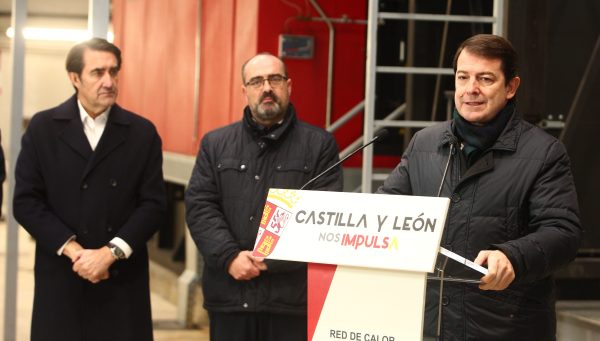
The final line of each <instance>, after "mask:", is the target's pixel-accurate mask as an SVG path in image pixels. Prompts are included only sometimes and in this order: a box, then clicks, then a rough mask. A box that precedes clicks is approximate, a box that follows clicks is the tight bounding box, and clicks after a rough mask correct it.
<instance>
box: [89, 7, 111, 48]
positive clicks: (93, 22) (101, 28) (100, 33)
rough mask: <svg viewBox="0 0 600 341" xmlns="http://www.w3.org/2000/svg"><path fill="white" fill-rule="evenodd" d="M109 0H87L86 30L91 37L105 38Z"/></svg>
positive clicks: (108, 21)
mask: <svg viewBox="0 0 600 341" xmlns="http://www.w3.org/2000/svg"><path fill="white" fill-rule="evenodd" d="M109 2H110V1H109V0H89V2H88V7H89V9H88V18H87V19H88V31H89V32H90V33H91V34H92V37H100V38H104V39H106V38H107V36H108V25H109V23H110V4H109Z"/></svg>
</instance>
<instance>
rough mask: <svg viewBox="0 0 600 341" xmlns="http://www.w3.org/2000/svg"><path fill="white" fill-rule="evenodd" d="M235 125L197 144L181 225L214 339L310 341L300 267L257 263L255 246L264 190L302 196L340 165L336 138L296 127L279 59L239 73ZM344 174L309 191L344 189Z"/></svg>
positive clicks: (256, 62)
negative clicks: (197, 264) (194, 257)
mask: <svg viewBox="0 0 600 341" xmlns="http://www.w3.org/2000/svg"><path fill="white" fill-rule="evenodd" d="M242 81H243V85H242V93H243V94H244V95H245V97H246V99H247V104H248V105H247V106H246V108H244V113H243V118H242V120H241V121H239V122H236V123H233V124H231V125H228V126H226V127H223V128H220V129H217V130H215V131H212V132H209V133H207V134H206V135H205V136H204V138H203V139H202V143H201V147H200V151H199V152H198V156H197V158H196V164H195V167H194V170H193V173H192V177H191V179H190V182H189V186H188V189H187V191H186V196H185V203H186V220H187V224H188V227H189V229H190V232H191V235H192V238H193V239H194V241H195V242H196V245H197V246H198V249H199V250H200V253H201V254H202V256H203V259H204V273H203V275H202V289H203V292H204V307H205V308H206V310H208V312H209V317H210V339H211V340H212V341H216V340H223V341H225V340H226V341H269V340H274V341H276V340H277V341H278V340H288V341H294V340H298V341H300V340H302V341H305V340H306V339H307V332H306V264H305V263H299V262H287V261H274V260H263V259H259V258H255V257H253V256H252V251H251V250H252V248H253V247H254V241H255V239H256V234H257V231H258V226H259V221H260V218H261V216H262V210H263V206H264V203H265V199H266V197H267V192H268V190H269V188H300V187H301V186H302V185H303V184H304V183H306V182H307V181H309V180H310V179H311V178H313V177H315V176H316V175H317V174H319V173H321V172H322V171H323V170H325V169H327V168H328V167H329V166H331V165H332V164H334V163H335V162H336V161H338V148H337V144H336V142H335V140H334V138H333V136H332V135H331V134H329V133H327V132H326V131H324V130H323V129H320V128H317V127H314V126H311V125H309V124H307V123H305V122H302V121H300V120H298V118H297V115H296V111H295V110H294V106H293V105H292V104H291V103H290V101H289V96H290V93H291V90H292V80H291V79H290V78H288V75H287V70H286V67H285V64H284V63H283V61H282V60H281V59H279V58H277V57H275V56H273V55H271V54H267V53H262V54H258V55H256V56H254V57H252V58H251V59H249V60H248V61H247V62H246V63H245V64H244V65H243V66H242ZM341 175H342V171H341V167H338V168H336V169H333V171H332V172H330V173H329V174H326V175H325V176H323V177H321V178H319V179H318V180H317V181H315V182H314V184H313V186H312V187H311V188H310V189H312V190H330V191H341V190H342V177H341Z"/></svg>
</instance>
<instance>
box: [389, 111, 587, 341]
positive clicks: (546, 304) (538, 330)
mask: <svg viewBox="0 0 600 341" xmlns="http://www.w3.org/2000/svg"><path fill="white" fill-rule="evenodd" d="M451 122H452V121H447V122H444V123H440V124H437V125H434V126H431V127H428V128H425V129H423V130H421V131H419V132H418V133H416V134H415V136H414V137H413V139H412V140H411V142H410V144H409V145H408V148H407V149H406V151H405V152H404V155H403V156H402V161H401V162H400V164H399V165H398V166H397V167H396V169H394V171H393V172H392V173H391V174H390V176H389V177H388V178H387V179H386V180H385V182H384V184H383V186H382V187H380V188H379V190H378V192H379V193H388V194H404V195H421V196H436V195H437V192H438V191H439V188H440V183H441V182H442V179H444V180H443V184H442V187H441V196H442V197H448V198H450V199H451V204H450V208H449V211H448V215H447V219H446V227H445V229H444V233H443V236H442V241H441V246H443V247H444V248H446V249H449V250H452V251H454V252H457V253H459V254H461V255H463V256H465V257H466V258H468V259H475V257H476V256H477V254H478V253H479V251H480V250H490V249H491V250H501V251H502V252H503V253H504V254H505V255H506V256H507V257H508V258H509V260H510V262H511V264H512V266H513V268H514V270H515V275H516V278H515V280H514V281H513V282H512V283H511V284H510V286H509V287H508V288H506V289H505V290H501V291H495V290H488V291H486V290H480V289H479V288H478V286H477V285H473V284H469V283H467V284H464V283H453V282H446V283H445V284H444V288H443V290H444V291H443V296H442V300H441V303H442V320H441V321H442V330H441V336H440V337H439V338H438V340H443V341H455V340H456V341H459V340H512V341H517V340H523V341H530V340H555V339H556V336H555V333H556V314H555V308H554V302H555V301H554V300H555V298H554V291H555V285H554V279H553V276H552V274H553V272H554V271H555V270H557V269H558V268H559V267H561V266H564V265H565V264H567V263H568V262H570V261H571V260H572V259H573V258H574V257H575V255H576V254H577V249H578V247H579V244H580V241H581V235H582V227H581V224H580V221H579V207H578V204H577V194H576V192H575V185H574V183H573V176H572V174H571V166H570V161H569V157H568V155H567V153H566V150H565V147H564V146H563V144H562V143H560V141H558V140H557V139H555V138H554V137H552V136H551V135H549V134H547V133H546V132H544V131H542V130H541V129H540V128H538V127H535V126H533V125H532V124H530V123H527V122H525V121H524V120H523V119H522V118H521V116H520V115H519V114H518V113H514V114H513V116H512V118H511V120H510V121H509V122H508V124H507V125H506V127H505V128H504V130H503V132H502V133H501V134H500V136H499V137H498V139H497V140H496V141H495V142H494V144H493V145H492V146H491V147H490V148H489V149H488V150H486V151H484V152H483V154H482V156H481V157H480V158H479V159H478V160H477V161H476V162H475V163H474V164H473V165H472V166H470V167H468V168H466V169H463V167H462V166H461V164H462V163H464V160H461V157H462V155H461V153H462V152H461V151H460V150H459V149H457V148H456V145H457V144H458V143H457V142H458V138H457V137H456V136H455V135H454V129H453V127H452V123H451ZM449 160H450V161H449ZM446 165H448V166H446ZM446 167H448V172H447V174H446V176H444V171H445V169H446ZM448 264H449V266H452V265H456V266H458V263H454V262H453V261H450V263H448ZM446 270H448V267H447V268H446ZM438 288H439V282H434V281H431V282H430V283H429V285H428V288H427V296H428V297H427V298H428V300H427V302H426V307H425V310H426V313H425V325H424V327H425V331H426V332H428V333H429V334H430V335H434V334H435V332H436V328H437V322H438V321H437V312H438V304H439V302H440V301H439V291H438V290H437V289H438Z"/></svg>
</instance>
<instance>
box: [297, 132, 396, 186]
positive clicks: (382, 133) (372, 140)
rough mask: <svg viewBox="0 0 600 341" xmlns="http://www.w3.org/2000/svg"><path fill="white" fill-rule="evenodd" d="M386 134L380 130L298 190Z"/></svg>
mask: <svg viewBox="0 0 600 341" xmlns="http://www.w3.org/2000/svg"><path fill="white" fill-rule="evenodd" d="M387 134H388V131H387V129H382V130H381V131H380V132H379V134H378V135H376V136H375V137H373V139H371V141H369V142H367V143H366V144H364V145H362V146H360V147H358V148H356V149H355V150H353V151H352V152H351V153H350V154H348V155H346V156H345V157H344V158H343V159H341V160H340V161H338V162H336V163H334V164H333V165H332V166H331V167H329V168H327V169H326V170H324V171H322V172H321V173H320V174H319V175H317V176H315V177H314V178H312V179H310V180H308V182H307V183H305V184H304V185H302V187H300V190H303V189H304V188H306V186H308V185H310V184H312V183H313V182H315V181H317V180H318V179H319V178H321V177H322V176H323V175H325V174H327V173H329V171H330V170H332V169H334V168H335V167H337V166H339V165H340V164H341V163H342V162H344V161H346V160H347V159H348V158H349V157H351V156H352V155H354V154H356V153H358V152H359V151H361V150H363V149H365V148H366V147H368V146H369V145H370V144H372V143H373V142H375V141H377V140H378V139H380V138H383V137H385V136H386V135H387Z"/></svg>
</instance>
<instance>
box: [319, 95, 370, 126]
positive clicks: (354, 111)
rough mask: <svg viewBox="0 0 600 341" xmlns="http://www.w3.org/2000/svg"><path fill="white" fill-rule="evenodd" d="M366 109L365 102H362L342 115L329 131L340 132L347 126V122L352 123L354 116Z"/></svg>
mask: <svg viewBox="0 0 600 341" xmlns="http://www.w3.org/2000/svg"><path fill="white" fill-rule="evenodd" d="M364 108H365V100H362V101H360V103H358V104H357V105H355V106H354V107H353V108H352V109H350V110H348V112H347V113H345V114H344V115H342V117H340V118H338V119H337V120H336V121H335V122H333V124H332V125H330V126H329V127H328V128H327V131H328V132H330V133H332V132H334V131H336V130H338V129H339V128H340V127H341V126H343V125H344V124H346V122H348V121H350V119H352V118H353V117H354V116H356V115H357V114H358V113H359V112H361V111H362V110H363V109H364Z"/></svg>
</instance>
